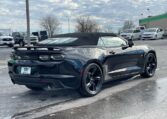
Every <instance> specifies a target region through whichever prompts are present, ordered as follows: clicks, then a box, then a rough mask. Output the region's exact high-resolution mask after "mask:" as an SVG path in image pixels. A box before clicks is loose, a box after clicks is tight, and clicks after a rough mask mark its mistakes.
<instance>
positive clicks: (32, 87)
mask: <svg viewBox="0 0 167 119" xmlns="http://www.w3.org/2000/svg"><path fill="white" fill-rule="evenodd" d="M26 87H27V88H28V89H30V90H33V91H42V90H44V88H43V87H35V86H28V85H26Z"/></svg>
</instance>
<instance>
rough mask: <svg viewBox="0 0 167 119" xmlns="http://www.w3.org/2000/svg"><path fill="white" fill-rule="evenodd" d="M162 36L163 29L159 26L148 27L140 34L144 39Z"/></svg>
mask: <svg viewBox="0 0 167 119" xmlns="http://www.w3.org/2000/svg"><path fill="white" fill-rule="evenodd" d="M163 37H164V30H163V29H160V28H148V29H146V30H145V31H144V33H143V34H142V40H145V39H154V40H156V39H161V38H163Z"/></svg>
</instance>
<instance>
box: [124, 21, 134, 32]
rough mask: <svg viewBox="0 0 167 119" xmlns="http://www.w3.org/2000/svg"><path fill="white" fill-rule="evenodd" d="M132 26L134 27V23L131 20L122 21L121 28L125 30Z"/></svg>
mask: <svg viewBox="0 0 167 119" xmlns="http://www.w3.org/2000/svg"><path fill="white" fill-rule="evenodd" d="M134 27H135V25H134V23H133V21H131V20H127V21H125V22H124V26H123V28H122V29H123V30H126V29H131V28H134Z"/></svg>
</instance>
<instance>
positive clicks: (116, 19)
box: [0, 0, 167, 32]
mask: <svg viewBox="0 0 167 119" xmlns="http://www.w3.org/2000/svg"><path fill="white" fill-rule="evenodd" d="M29 1H30V14H31V29H32V30H39V29H40V27H39V20H40V19H41V18H42V17H43V16H45V15H47V14H53V15H54V16H56V17H57V18H58V19H59V20H60V22H62V27H63V28H62V29H63V32H66V31H67V29H68V28H67V21H68V19H70V21H71V28H72V29H73V30H74V26H75V18H76V17H78V16H81V15H89V16H91V17H92V18H94V19H96V20H97V22H98V23H99V24H101V25H104V26H107V25H111V27H112V28H113V29H115V30H116V29H119V27H121V26H122V24H123V22H124V21H125V20H132V21H134V22H135V23H136V24H138V19H140V18H141V17H146V16H148V14H151V15H157V14H161V13H164V12H167V10H166V7H167V1H166V0H119V1H118V0H29ZM147 8H149V9H150V13H148V11H147ZM141 13H142V14H144V16H141ZM25 18H26V14H25V1H24V0H0V28H10V27H12V28H13V29H16V30H17V31H20V30H24V31H25V29H26V20H25Z"/></svg>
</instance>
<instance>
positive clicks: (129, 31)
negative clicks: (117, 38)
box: [123, 30, 134, 33]
mask: <svg viewBox="0 0 167 119" xmlns="http://www.w3.org/2000/svg"><path fill="white" fill-rule="evenodd" d="M133 31H134V30H126V31H124V32H123V33H133Z"/></svg>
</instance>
